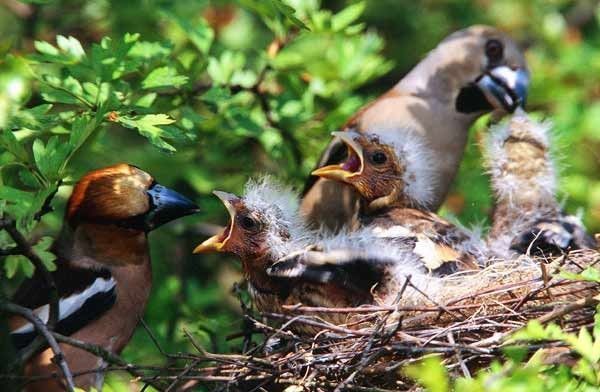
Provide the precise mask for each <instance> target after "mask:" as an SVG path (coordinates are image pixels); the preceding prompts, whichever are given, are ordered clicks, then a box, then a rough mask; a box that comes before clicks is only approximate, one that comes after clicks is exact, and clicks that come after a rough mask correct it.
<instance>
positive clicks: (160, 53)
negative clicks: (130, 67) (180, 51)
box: [128, 41, 172, 60]
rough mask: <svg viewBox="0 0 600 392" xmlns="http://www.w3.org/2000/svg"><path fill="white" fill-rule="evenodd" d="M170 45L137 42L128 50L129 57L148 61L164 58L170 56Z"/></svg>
mask: <svg viewBox="0 0 600 392" xmlns="http://www.w3.org/2000/svg"><path fill="white" fill-rule="evenodd" d="M171 50H172V45H170V44H166V43H161V42H148V41H139V42H136V43H135V45H133V47H132V48H131V49H130V50H129V53H128V55H129V57H134V58H141V59H144V60H149V59H153V58H164V57H167V56H169V55H170V54H171Z"/></svg>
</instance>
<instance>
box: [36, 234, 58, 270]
mask: <svg viewBox="0 0 600 392" xmlns="http://www.w3.org/2000/svg"><path fill="white" fill-rule="evenodd" d="M53 242H54V239H53V238H52V237H42V238H40V240H39V241H38V242H37V244H35V245H34V246H33V249H34V250H35V252H36V254H37V255H38V256H39V257H40V259H42V262H43V263H44V267H46V269H47V270H48V271H55V270H56V264H54V260H56V256H55V255H54V254H53V253H52V252H50V251H49V249H50V247H51V246H52V243H53Z"/></svg>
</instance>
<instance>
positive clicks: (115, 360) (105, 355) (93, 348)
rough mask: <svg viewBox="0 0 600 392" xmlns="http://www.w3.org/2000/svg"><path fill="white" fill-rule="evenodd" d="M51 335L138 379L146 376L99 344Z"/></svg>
mask: <svg viewBox="0 0 600 392" xmlns="http://www.w3.org/2000/svg"><path fill="white" fill-rule="evenodd" d="M52 336H54V338H56V340H57V341H59V342H61V343H65V344H68V345H70V346H73V347H77V348H79V349H81V350H84V351H87V352H89V353H92V354H94V355H95V356H97V357H100V358H102V359H103V360H105V361H106V362H108V363H110V364H116V365H119V366H123V367H124V370H126V371H127V372H128V373H129V374H131V375H132V376H134V377H138V378H140V379H143V378H146V377H147V376H146V375H145V374H144V373H142V372H141V371H140V370H139V369H138V367H136V366H135V365H133V364H131V363H129V362H127V361H125V360H124V359H123V358H121V357H120V356H118V355H117V354H113V353H111V352H110V351H108V350H106V349H104V348H103V347H100V346H97V345H95V344H91V343H86V342H82V341H81V340H77V339H73V338H71V337H69V336H64V335H61V334H58V333H56V332H52ZM145 382H146V383H148V384H150V385H152V386H153V387H154V388H156V389H158V390H159V391H160V390H162V389H163V387H162V386H161V385H159V384H157V383H156V382H154V381H145Z"/></svg>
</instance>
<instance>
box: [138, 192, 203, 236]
mask: <svg viewBox="0 0 600 392" xmlns="http://www.w3.org/2000/svg"><path fill="white" fill-rule="evenodd" d="M146 193H147V194H148V196H149V197H150V202H151V207H150V211H149V212H148V213H147V214H146V216H145V219H144V223H145V228H146V230H148V231H150V230H153V229H155V228H157V227H159V226H161V225H163V224H165V223H167V222H170V221H172V220H174V219H177V218H181V217H182V216H186V215H191V214H195V213H196V212H198V211H200V208H198V206H197V205H196V204H195V203H194V202H192V201H191V200H190V199H188V198H187V197H185V196H183V195H181V194H180V193H178V192H175V191H174V190H172V189H169V188H167V187H164V186H162V185H160V184H154V185H152V186H151V187H150V189H148V190H147V191H146Z"/></svg>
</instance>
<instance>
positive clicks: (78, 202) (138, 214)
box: [9, 164, 197, 391]
mask: <svg viewBox="0 0 600 392" xmlns="http://www.w3.org/2000/svg"><path fill="white" fill-rule="evenodd" d="M196 211H197V207H196V206H195V205H194V204H193V203H192V202H191V201H189V200H187V199H186V198H184V197H183V196H181V195H179V194H178V193H176V192H174V191H172V190H170V189H168V188H165V187H163V186H161V185H159V184H157V183H156V182H155V181H154V179H153V178H152V177H151V176H150V175H149V174H148V173H146V172H144V171H142V170H140V169H138V168H136V167H134V166H131V165H127V164H118V165H114V166H110V167H107V168H103V169H99V170H95V171H92V172H90V173H88V174H86V175H85V176H84V177H83V178H82V179H81V180H80V181H79V182H78V183H77V185H75V187H74V189H73V193H72V196H71V197H70V199H69V202H68V206H67V212H66V216H65V224H64V226H63V229H62V231H61V234H60V236H59V239H58V240H57V241H56V243H55V244H54V246H53V252H54V253H55V254H56V255H57V257H58V259H57V261H56V264H57V270H56V271H54V272H53V273H52V275H53V277H54V280H55V283H56V286H57V290H58V295H59V298H60V302H59V310H60V315H59V321H58V323H57V325H56V327H55V330H56V331H57V332H59V333H62V334H67V335H70V336H71V337H73V338H75V339H78V340H81V341H84V342H87V343H92V344H96V345H99V346H102V347H104V348H105V349H107V350H109V351H111V352H113V353H117V354H118V353H120V352H121V350H122V349H123V348H124V347H125V345H126V344H127V343H128V342H129V340H130V338H131V336H132V334H133V331H134V329H135V327H136V325H137V323H138V321H139V318H140V317H141V316H142V315H143V312H144V309H145V306H146V302H147V300H148V296H149V294H150V289H151V285H152V271H151V265H150V256H149V249H148V238H147V233H148V231H150V230H152V229H153V228H155V227H157V226H159V225H161V224H162V223H166V222H167V221H170V220H172V219H175V218H178V217H180V216H184V215H188V214H191V213H194V212H196ZM49 298H50V290H49V288H48V287H47V286H46V284H45V283H44V280H43V279H42V277H41V274H40V273H38V272H36V273H35V274H34V276H33V277H32V278H31V279H28V280H26V281H25V282H24V283H23V284H22V285H21V287H20V288H19V289H18V291H17V292H16V294H15V295H14V298H13V300H14V302H16V303H18V304H20V305H22V306H25V307H28V308H30V309H34V310H35V312H36V313H37V314H38V315H39V317H41V318H42V319H44V318H47V317H48V316H47V312H48V304H49ZM9 323H10V325H11V335H12V337H13V340H14V341H15V344H16V345H17V346H18V347H24V346H26V345H27V344H28V343H29V342H30V341H31V340H33V338H34V337H35V336H36V332H35V331H34V329H33V328H32V326H31V325H30V324H28V323H26V322H25V320H23V319H21V318H20V317H12V318H11V319H10V320H9ZM61 349H62V351H63V353H64V354H65V359H66V361H67V364H68V365H69V367H70V369H71V371H72V372H73V373H78V372H82V371H88V370H92V369H96V368H98V367H101V366H103V361H102V359H101V358H99V357H96V356H94V355H92V354H90V353H88V352H86V351H83V350H80V349H77V348H74V347H71V346H69V345H64V344H61ZM52 357H53V353H52V351H51V350H50V349H44V350H43V351H42V352H40V353H39V354H37V355H36V356H34V357H33V358H32V359H31V360H30V361H29V362H28V363H27V364H26V366H25V375H26V376H42V375H48V374H51V373H52V372H59V371H58V368H57V367H56V366H55V365H54V364H53V363H52V362H51V358H52ZM102 379H103V374H102V373H101V372H99V373H89V374H86V375H82V376H77V377H75V384H76V385H77V386H78V387H81V388H84V389H89V388H90V387H92V386H93V387H95V388H97V389H98V390H100V389H101V386H102ZM26 390H27V391H63V390H65V387H64V385H63V384H62V381H61V379H60V378H59V379H52V378H50V379H48V380H44V381H38V382H33V383H30V384H28V385H27V387H26Z"/></svg>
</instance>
